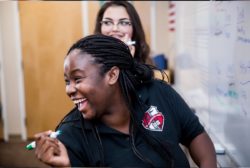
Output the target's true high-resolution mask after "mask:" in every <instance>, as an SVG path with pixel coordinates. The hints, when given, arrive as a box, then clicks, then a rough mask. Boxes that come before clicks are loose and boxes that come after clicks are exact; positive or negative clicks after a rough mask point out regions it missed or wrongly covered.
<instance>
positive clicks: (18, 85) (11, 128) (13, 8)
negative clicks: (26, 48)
mask: <svg viewBox="0 0 250 168" xmlns="http://www.w3.org/2000/svg"><path fill="white" fill-rule="evenodd" d="M17 3H18V2H15V1H4V2H0V18H1V19H0V26H1V29H0V30H1V31H2V32H1V36H0V37H1V39H0V40H1V43H0V44H2V46H1V49H2V51H1V53H2V62H3V63H2V69H1V70H2V72H3V74H4V79H2V80H3V82H4V86H5V88H4V91H5V100H6V103H5V104H3V106H5V107H6V108H5V109H6V111H5V112H6V114H7V115H6V121H4V122H5V123H7V124H8V126H7V128H8V130H5V131H7V132H8V134H9V135H11V134H18V135H22V139H26V131H25V127H24V118H25V111H24V109H25V108H24V102H25V101H24V90H23V88H24V87H23V73H22V68H21V46H20V32H19V31H20V30H19V27H20V26H19V18H18V16H19V15H18V5H17Z"/></svg>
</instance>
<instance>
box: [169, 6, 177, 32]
mask: <svg viewBox="0 0 250 168" xmlns="http://www.w3.org/2000/svg"><path fill="white" fill-rule="evenodd" d="M175 7H176V4H175V2H174V1H169V2H168V30H169V31H172V32H173V31H175V14H176V10H175V9H176V8H175Z"/></svg>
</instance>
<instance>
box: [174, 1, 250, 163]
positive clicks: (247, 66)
mask: <svg viewBox="0 0 250 168" xmlns="http://www.w3.org/2000/svg"><path fill="white" fill-rule="evenodd" d="M177 5H178V4H177ZM177 12H178V13H179V16H178V18H177V19H179V21H177V32H176V35H177V38H176V41H177V44H176V49H177V50H176V54H177V55H176V56H177V57H176V62H175V63H176V67H175V68H176V69H175V71H176V73H175V74H176V76H175V78H176V87H177V88H178V89H179V90H180V92H181V94H183V96H184V97H185V99H186V100H187V102H188V103H189V104H190V105H191V106H193V107H195V108H196V110H197V111H198V112H197V113H198V114H199V115H200V116H202V117H201V118H202V119H201V120H202V122H203V123H204V125H205V127H206V128H207V129H208V130H209V131H210V132H211V133H213V135H215V137H216V139H217V140H218V141H219V142H220V143H221V145H222V146H223V147H225V149H226V152H227V153H228V154H229V155H230V156H231V157H232V158H233V160H234V161H235V162H236V163H237V164H238V166H240V167H249V166H250V143H249V142H250V2H248V1H209V2H196V3H194V2H193V3H192V4H188V3H186V4H183V3H182V4H181V3H179V7H178V11H177ZM183 18H184V19H183ZM178 22H179V23H178ZM179 44H180V45H179Z"/></svg>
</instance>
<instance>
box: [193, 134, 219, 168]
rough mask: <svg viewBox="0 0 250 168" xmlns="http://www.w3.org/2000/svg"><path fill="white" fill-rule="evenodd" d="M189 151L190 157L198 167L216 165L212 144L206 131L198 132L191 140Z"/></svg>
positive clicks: (205, 167) (207, 167)
mask: <svg viewBox="0 0 250 168" xmlns="http://www.w3.org/2000/svg"><path fill="white" fill-rule="evenodd" d="M189 152H190V155H191V157H192V159H193V160H194V162H195V163H196V164H197V165H198V166H199V167H201V168H216V167H217V161H216V153H215V149H214V145H213V142H212V140H211V139H210V137H209V136H208V134H207V133H206V132H203V133H201V134H199V135H198V136H196V137H195V138H194V139H193V140H192V141H191V143H190V145H189Z"/></svg>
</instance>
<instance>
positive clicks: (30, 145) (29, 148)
mask: <svg viewBox="0 0 250 168" xmlns="http://www.w3.org/2000/svg"><path fill="white" fill-rule="evenodd" d="M60 134H61V131H60V130H58V131H56V132H52V133H51V134H50V135H49V137H50V138H56V137H57V136H58V135H60ZM34 148H36V142H35V141H33V142H31V143H30V144H28V145H27V146H26V149H28V150H32V149H34Z"/></svg>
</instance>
